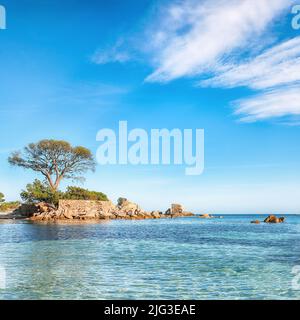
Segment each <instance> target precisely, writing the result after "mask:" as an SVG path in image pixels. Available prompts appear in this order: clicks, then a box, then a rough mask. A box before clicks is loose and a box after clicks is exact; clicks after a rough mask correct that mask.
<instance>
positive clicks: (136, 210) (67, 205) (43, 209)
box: [27, 199, 193, 221]
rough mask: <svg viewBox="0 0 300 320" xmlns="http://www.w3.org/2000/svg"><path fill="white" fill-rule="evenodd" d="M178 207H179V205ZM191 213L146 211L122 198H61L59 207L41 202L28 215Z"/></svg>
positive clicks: (147, 216)
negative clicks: (116, 200)
mask: <svg viewBox="0 0 300 320" xmlns="http://www.w3.org/2000/svg"><path fill="white" fill-rule="evenodd" d="M177 206H178V205H177ZM180 207H181V206H180ZM176 208H177V209H178V207H176ZM181 208H182V207H181ZM191 215H193V214H192V213H189V212H184V211H180V212H179V211H176V210H175V212H174V214H170V215H166V214H163V213H162V212H160V211H152V212H146V211H144V210H142V209H141V208H140V207H139V206H138V205H137V204H135V203H133V202H130V201H128V200H127V199H121V200H119V201H118V204H117V205H114V204H113V203H112V202H111V201H94V200H93V201H92V200H60V201H59V204H58V208H57V209H56V208H54V207H52V206H49V205H48V204H45V203H39V204H35V205H32V208H31V210H30V213H28V214H27V217H28V218H29V219H31V220H34V221H53V220H101V219H127V220H128V219H131V220H141V219H160V218H165V217H178V216H191Z"/></svg>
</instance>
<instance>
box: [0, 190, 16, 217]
mask: <svg viewBox="0 0 300 320" xmlns="http://www.w3.org/2000/svg"><path fill="white" fill-rule="evenodd" d="M19 205H20V202H19V201H14V202H5V199H4V194H3V193H2V192H0V212H5V211H12V210H14V209H16V208H17V207H18V206H19Z"/></svg>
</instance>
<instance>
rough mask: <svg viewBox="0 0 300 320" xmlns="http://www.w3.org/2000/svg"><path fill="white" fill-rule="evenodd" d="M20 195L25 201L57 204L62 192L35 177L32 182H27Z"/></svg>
mask: <svg viewBox="0 0 300 320" xmlns="http://www.w3.org/2000/svg"><path fill="white" fill-rule="evenodd" d="M20 196H21V198H22V200H23V201H25V202H26V203H37V202H47V203H50V204H53V205H55V206H57V204H58V201H59V199H60V198H61V197H62V193H61V192H60V191H57V190H53V189H52V188H51V187H50V186H49V185H48V184H47V183H43V182H41V181H40V180H37V179H36V180H34V182H33V183H29V184H27V186H26V190H23V191H22V192H21V194H20Z"/></svg>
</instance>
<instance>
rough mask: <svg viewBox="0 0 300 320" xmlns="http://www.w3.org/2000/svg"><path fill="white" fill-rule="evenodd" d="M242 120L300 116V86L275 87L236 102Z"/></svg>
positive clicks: (250, 120)
mask: <svg viewBox="0 0 300 320" xmlns="http://www.w3.org/2000/svg"><path fill="white" fill-rule="evenodd" d="M235 107H236V111H235V114H237V115H239V116H241V117H242V118H241V121H244V122H254V121H258V120H265V119H268V118H281V117H289V116H300V86H293V87H290V88H286V87H284V88H279V89H273V90H269V91H266V92H263V93H262V94H259V95H255V96H253V97H250V98H246V99H243V100H240V101H236V102H235Z"/></svg>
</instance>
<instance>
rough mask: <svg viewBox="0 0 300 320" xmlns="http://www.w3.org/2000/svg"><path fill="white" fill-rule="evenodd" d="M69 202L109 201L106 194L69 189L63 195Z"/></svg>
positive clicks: (81, 189) (76, 188)
mask: <svg viewBox="0 0 300 320" xmlns="http://www.w3.org/2000/svg"><path fill="white" fill-rule="evenodd" d="M62 197H63V199H67V200H99V201H108V198H107V196H106V194H104V193H102V192H97V191H90V190H87V189H83V188H79V187H72V186H71V187H68V188H67V191H66V192H64V193H63V195H62Z"/></svg>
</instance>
